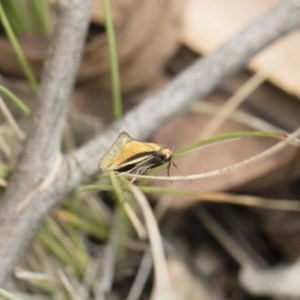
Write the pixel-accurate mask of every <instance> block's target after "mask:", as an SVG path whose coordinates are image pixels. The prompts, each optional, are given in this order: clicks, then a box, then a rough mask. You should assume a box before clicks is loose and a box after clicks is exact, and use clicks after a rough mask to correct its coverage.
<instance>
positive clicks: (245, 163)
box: [124, 127, 300, 181]
mask: <svg viewBox="0 0 300 300" xmlns="http://www.w3.org/2000/svg"><path fill="white" fill-rule="evenodd" d="M299 135H300V127H299V128H298V129H297V130H295V131H294V132H293V133H292V134H290V135H289V136H288V137H287V138H286V139H284V140H282V141H280V142H279V143H277V144H276V145H274V146H272V147H270V148H269V149H267V150H265V151H262V152H261V153H259V154H257V155H254V156H252V157H250V158H248V159H245V160H243V161H242V162H240V163H237V164H234V165H231V166H229V167H225V168H222V169H219V170H215V171H211V172H206V173H200V174H195V175H187V176H146V175H136V174H125V175H124V176H125V177H127V178H135V179H144V180H161V181H185V180H196V179H202V178H208V177H214V176H219V175H224V174H227V173H230V172H233V171H237V170H239V169H241V168H243V167H246V166H248V165H251V164H253V163H257V162H259V161H260V160H262V159H265V158H267V157H269V156H271V155H274V154H276V153H278V152H279V151H281V150H282V149H283V148H284V147H286V146H287V145H289V144H290V143H291V141H293V140H295V138H297V137H298V136H299ZM299 145H300V144H299Z"/></svg>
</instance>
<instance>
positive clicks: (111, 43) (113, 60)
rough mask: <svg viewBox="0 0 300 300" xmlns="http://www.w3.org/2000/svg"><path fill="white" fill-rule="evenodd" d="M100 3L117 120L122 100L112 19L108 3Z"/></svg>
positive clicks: (106, 1)
mask: <svg viewBox="0 0 300 300" xmlns="http://www.w3.org/2000/svg"><path fill="white" fill-rule="evenodd" d="M101 2H102V7H103V11H104V18H105V28H106V35H107V40H108V47H109V60H110V68H111V82H112V93H113V112H114V119H115V120H119V119H120V118H121V117H122V99H121V86H120V74H119V65H118V55H117V47H116V40H115V33H114V26H113V19H112V15H111V11H110V6H109V1H108V0H101Z"/></svg>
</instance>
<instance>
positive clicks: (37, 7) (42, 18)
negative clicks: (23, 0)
mask: <svg viewBox="0 0 300 300" xmlns="http://www.w3.org/2000/svg"><path fill="white" fill-rule="evenodd" d="M30 3H31V8H32V14H31V15H32V18H33V19H34V28H35V31H36V32H38V33H39V34H42V35H49V34H50V32H51V30H52V23H51V15H50V11H49V6H48V3H47V2H46V1H44V0H31V2H30Z"/></svg>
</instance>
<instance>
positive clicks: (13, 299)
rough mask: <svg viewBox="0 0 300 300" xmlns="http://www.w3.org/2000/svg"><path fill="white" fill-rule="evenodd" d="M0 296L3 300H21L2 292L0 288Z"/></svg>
mask: <svg viewBox="0 0 300 300" xmlns="http://www.w3.org/2000/svg"><path fill="white" fill-rule="evenodd" d="M0 296H1V297H3V299H6V300H22V298H20V297H17V296H15V295H13V294H11V293H9V292H7V291H6V290H3V289H1V288H0Z"/></svg>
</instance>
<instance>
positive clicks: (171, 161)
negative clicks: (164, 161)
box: [168, 159, 187, 176]
mask: <svg viewBox="0 0 300 300" xmlns="http://www.w3.org/2000/svg"><path fill="white" fill-rule="evenodd" d="M171 163H172V164H173V166H174V167H175V168H176V169H177V170H178V171H179V172H180V173H181V174H182V175H184V176H187V174H185V173H184V172H183V171H181V170H180V169H179V168H178V166H177V165H176V164H175V163H174V161H173V159H171V160H170V162H169V165H168V169H169V168H170V164H171Z"/></svg>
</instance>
